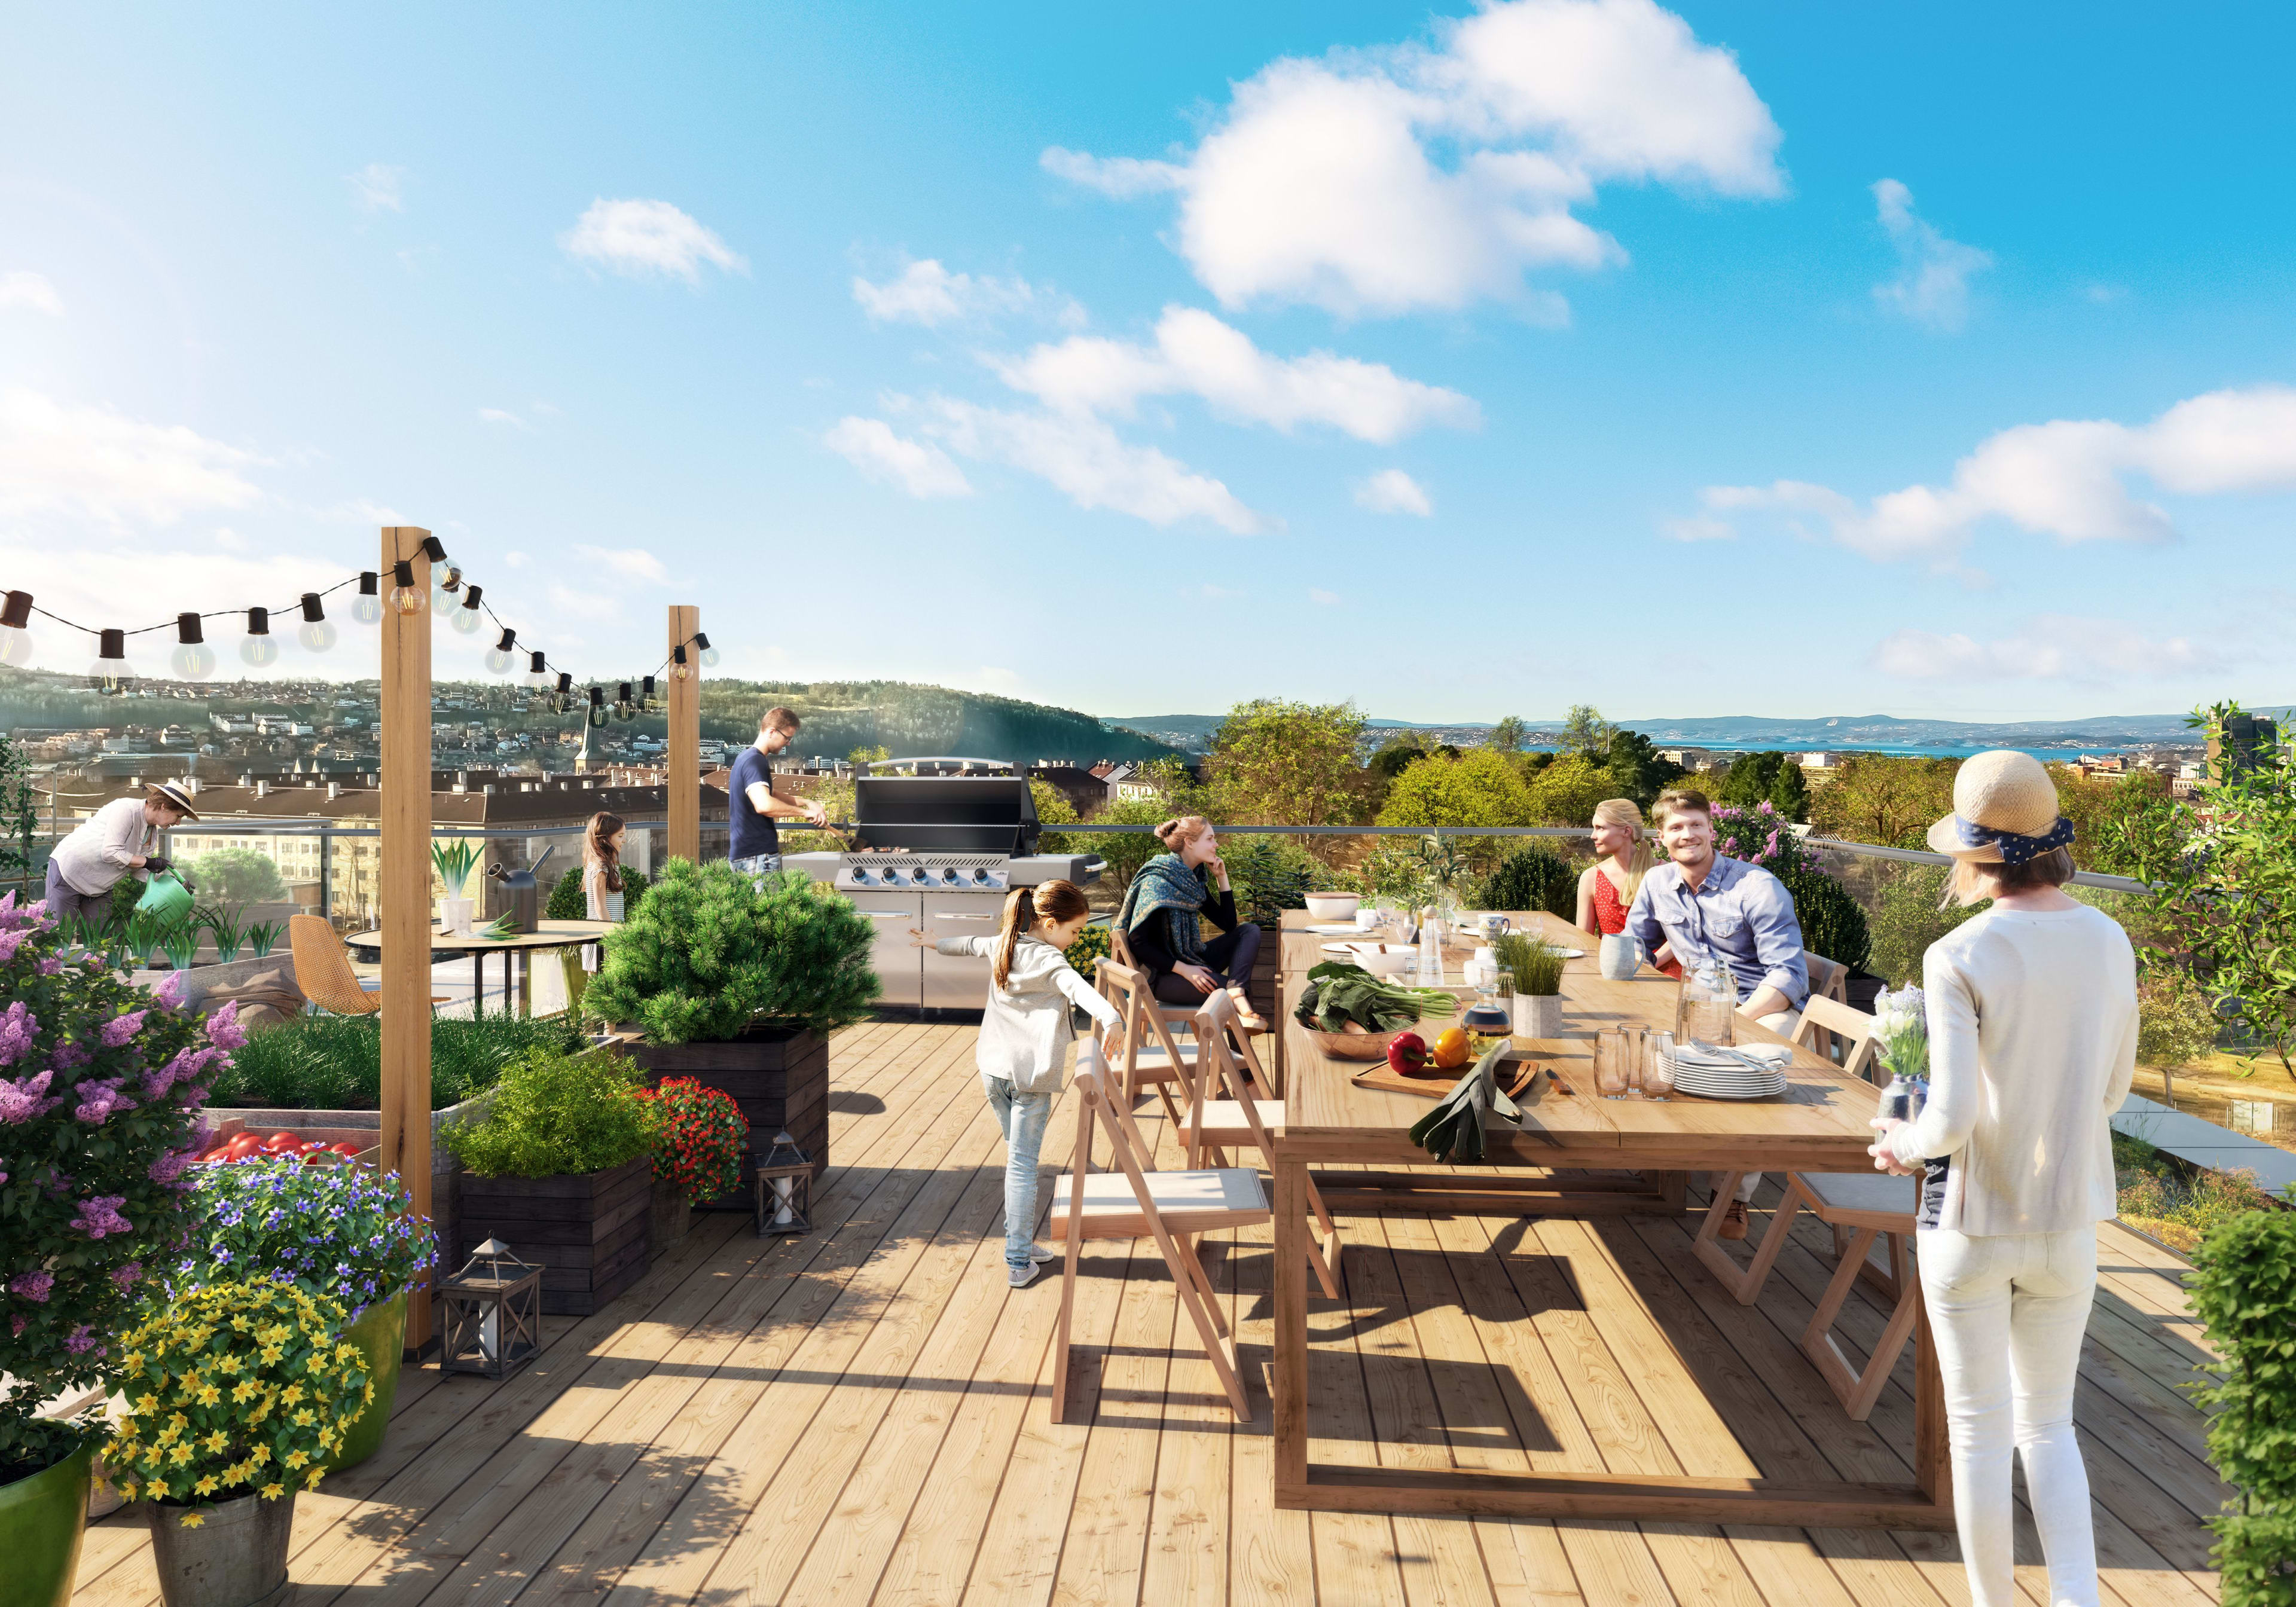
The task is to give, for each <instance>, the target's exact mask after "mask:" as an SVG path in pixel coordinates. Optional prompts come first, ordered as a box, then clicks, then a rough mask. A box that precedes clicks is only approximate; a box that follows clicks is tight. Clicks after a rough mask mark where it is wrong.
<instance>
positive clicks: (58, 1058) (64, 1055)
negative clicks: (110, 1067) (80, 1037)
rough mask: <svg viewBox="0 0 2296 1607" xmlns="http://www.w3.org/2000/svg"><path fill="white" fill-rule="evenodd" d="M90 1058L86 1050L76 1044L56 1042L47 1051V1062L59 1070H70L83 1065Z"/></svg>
mask: <svg viewBox="0 0 2296 1607" xmlns="http://www.w3.org/2000/svg"><path fill="white" fill-rule="evenodd" d="M90 1058H91V1057H90V1056H89V1054H88V1052H87V1051H86V1050H85V1049H83V1048H81V1047H80V1046H79V1045H78V1044H71V1043H64V1044H58V1045H56V1046H55V1047H54V1048H53V1049H52V1050H50V1051H49V1052H48V1061H49V1063H50V1064H52V1065H53V1066H54V1067H55V1069H56V1070H59V1071H70V1070H73V1069H74V1068H76V1067H79V1066H85V1065H86V1064H87V1062H88V1061H89V1059H90Z"/></svg>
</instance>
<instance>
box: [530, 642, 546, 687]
mask: <svg viewBox="0 0 2296 1607" xmlns="http://www.w3.org/2000/svg"><path fill="white" fill-rule="evenodd" d="M526 684H527V685H529V686H531V687H533V688H534V689H535V691H537V692H540V691H541V690H542V689H543V688H544V687H545V686H547V685H550V671H549V669H548V668H545V665H544V663H543V658H542V655H541V654H540V653H538V652H530V653H529V654H527V655H526Z"/></svg>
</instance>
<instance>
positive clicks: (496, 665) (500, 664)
mask: <svg viewBox="0 0 2296 1607" xmlns="http://www.w3.org/2000/svg"><path fill="white" fill-rule="evenodd" d="M517 662H518V633H517V632H516V631H514V630H506V631H504V632H503V634H502V640H501V641H499V642H497V643H496V644H494V645H493V646H492V647H489V648H488V649H487V668H488V669H489V670H491V671H492V672H493V673H495V674H496V675H498V676H506V675H508V674H509V673H510V667H511V666H512V665H513V664H515V663H517Z"/></svg>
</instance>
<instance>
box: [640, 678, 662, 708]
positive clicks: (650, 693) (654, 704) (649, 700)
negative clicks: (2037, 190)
mask: <svg viewBox="0 0 2296 1607" xmlns="http://www.w3.org/2000/svg"><path fill="white" fill-rule="evenodd" d="M638 707H639V708H641V709H644V710H645V711H646V712H647V713H648V714H655V713H659V712H660V709H661V699H660V698H659V697H657V696H656V695H655V694H654V690H653V677H652V676H646V678H645V696H644V698H643V699H642V700H641V701H639V703H638Z"/></svg>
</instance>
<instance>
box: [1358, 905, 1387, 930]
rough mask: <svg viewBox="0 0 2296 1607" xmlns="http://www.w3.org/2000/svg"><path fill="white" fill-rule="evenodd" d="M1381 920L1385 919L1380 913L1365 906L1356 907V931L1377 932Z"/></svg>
mask: <svg viewBox="0 0 2296 1607" xmlns="http://www.w3.org/2000/svg"><path fill="white" fill-rule="evenodd" d="M1383 919H1385V917H1384V916H1383V915H1382V914H1381V912H1380V911H1378V910H1375V909H1373V908H1371V907H1370V906H1367V905H1365V906H1357V909H1356V930H1357V931H1378V930H1379V923H1380V922H1381V921H1382V920H1383Z"/></svg>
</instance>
